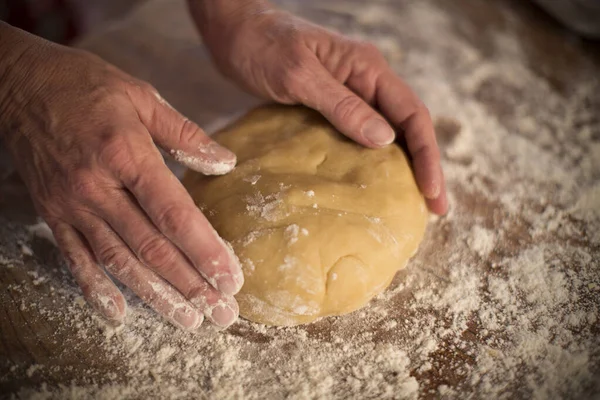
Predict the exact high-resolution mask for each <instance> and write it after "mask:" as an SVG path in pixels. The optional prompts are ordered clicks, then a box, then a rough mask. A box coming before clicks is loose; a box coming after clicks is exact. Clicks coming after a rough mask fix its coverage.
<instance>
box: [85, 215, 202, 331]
mask: <svg viewBox="0 0 600 400" xmlns="http://www.w3.org/2000/svg"><path fill="white" fill-rule="evenodd" d="M76 226H77V228H78V229H79V231H80V232H81V233H82V234H83V235H84V236H85V237H86V239H87V241H88V243H90V245H91V247H92V249H93V251H94V253H95V254H96V259H97V260H98V261H99V262H101V263H103V264H104V267H105V268H106V270H107V271H108V272H109V273H110V274H111V275H112V276H114V277H115V278H116V279H118V280H119V281H120V282H122V283H123V284H124V285H125V286H127V287H129V288H130V289H131V290H132V291H133V292H134V293H135V294H136V295H137V296H138V297H140V298H141V299H142V300H143V301H144V302H145V303H146V304H148V305H149V306H150V307H152V308H153V309H154V310H156V312H158V313H159V314H161V315H162V316H164V317H165V318H166V319H167V320H168V321H170V322H171V323H173V324H174V325H175V326H178V327H180V328H182V329H185V330H194V329H196V328H197V327H198V326H200V324H201V323H202V320H203V317H202V314H199V313H198V312H197V311H196V309H195V307H194V306H193V305H192V304H190V303H189V302H188V301H187V300H186V299H185V297H184V296H183V295H182V294H181V293H179V292H178V291H177V290H175V289H174V288H173V287H172V286H171V285H169V284H168V283H167V282H165V281H164V280H163V279H161V278H160V276H158V275H157V274H156V273H155V272H153V271H152V270H150V269H149V268H146V267H145V266H143V265H142V264H141V263H140V262H139V261H138V260H137V258H136V257H135V256H134V255H133V254H132V253H131V251H130V250H129V249H128V248H127V246H125V244H124V243H123V242H122V241H121V240H120V239H119V237H118V236H117V235H116V234H115V233H114V232H113V231H112V229H110V227H109V226H108V225H107V224H106V223H105V222H104V221H102V220H101V219H100V218H98V217H96V216H93V215H92V214H87V215H85V216H80V217H79V218H78V221H77V222H76Z"/></svg>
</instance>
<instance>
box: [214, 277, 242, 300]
mask: <svg viewBox="0 0 600 400" xmlns="http://www.w3.org/2000/svg"><path fill="white" fill-rule="evenodd" d="M242 284H243V282H242ZM241 288H242V285H241V284H240V282H239V280H238V279H236V278H235V277H234V276H233V275H225V276H222V277H219V278H217V289H219V291H221V292H222V293H224V294H228V295H230V296H233V295H234V294H236V293H237V292H239V291H240V289H241Z"/></svg>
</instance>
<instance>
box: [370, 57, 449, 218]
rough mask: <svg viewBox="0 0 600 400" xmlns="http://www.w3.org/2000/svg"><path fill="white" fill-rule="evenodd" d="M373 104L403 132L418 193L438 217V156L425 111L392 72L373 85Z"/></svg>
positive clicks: (442, 204) (441, 194)
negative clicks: (374, 95) (374, 88)
mask: <svg viewBox="0 0 600 400" xmlns="http://www.w3.org/2000/svg"><path fill="white" fill-rule="evenodd" d="M376 88H377V89H376V101H377V104H378V106H379V108H380V109H381V111H382V112H383V114H384V115H385V116H386V117H387V118H388V119H389V120H390V121H391V122H392V124H393V125H395V126H399V127H401V128H402V130H403V132H404V138H405V140H406V144H407V147H408V150H409V153H410V154H411V157H412V159H413V165H414V171H415V178H416V180H417V184H418V185H419V189H420V190H421V192H422V193H423V195H424V196H425V197H426V198H427V199H428V200H434V201H432V202H431V201H430V202H428V204H430V205H432V206H433V208H431V210H432V211H433V212H435V213H438V214H444V213H445V212H446V211H447V199H446V192H445V182H444V176H443V173H442V169H441V166H440V152H439V148H438V145H437V141H436V138H435V131H434V128H433V123H432V121H431V117H430V116H429V112H428V111H427V108H425V106H423V104H422V103H421V102H420V100H419V99H418V98H417V96H416V95H415V94H414V93H413V91H412V90H411V89H410V88H409V87H408V86H407V85H406V84H404V82H403V81H402V80H401V79H400V78H398V77H397V76H396V75H395V74H394V72H393V71H391V70H390V69H388V70H387V71H385V72H384V73H382V74H381V75H380V76H379V78H378V79H377V83H376Z"/></svg>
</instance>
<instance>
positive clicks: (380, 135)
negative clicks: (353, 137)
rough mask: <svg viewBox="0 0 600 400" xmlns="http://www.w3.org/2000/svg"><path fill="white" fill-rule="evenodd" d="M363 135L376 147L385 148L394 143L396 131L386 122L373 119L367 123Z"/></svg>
mask: <svg viewBox="0 0 600 400" xmlns="http://www.w3.org/2000/svg"><path fill="white" fill-rule="evenodd" d="M362 134H363V135H364V137H365V138H367V140H369V141H370V142H371V143H373V144H374V145H376V146H385V145H387V144H390V143H392V142H393V141H394V137H395V134H394V131H393V130H392V128H391V127H390V126H389V125H388V124H387V123H386V122H384V121H382V120H380V119H377V118H372V119H370V120H368V121H367V122H365V124H364V125H363V128H362Z"/></svg>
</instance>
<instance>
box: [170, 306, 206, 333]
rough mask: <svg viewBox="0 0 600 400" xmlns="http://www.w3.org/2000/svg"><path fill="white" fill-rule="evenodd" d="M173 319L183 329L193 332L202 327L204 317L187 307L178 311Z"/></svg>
mask: <svg viewBox="0 0 600 400" xmlns="http://www.w3.org/2000/svg"><path fill="white" fill-rule="evenodd" d="M173 319H174V320H175V322H176V323H177V324H178V325H179V326H180V327H181V328H183V329H185V330H190V331H192V330H194V329H196V328H197V327H199V326H200V324H201V323H202V320H203V319H204V316H203V315H202V314H199V313H198V312H196V311H195V310H193V309H192V308H190V307H187V306H186V307H181V308H178V309H176V310H175V312H174V313H173Z"/></svg>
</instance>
